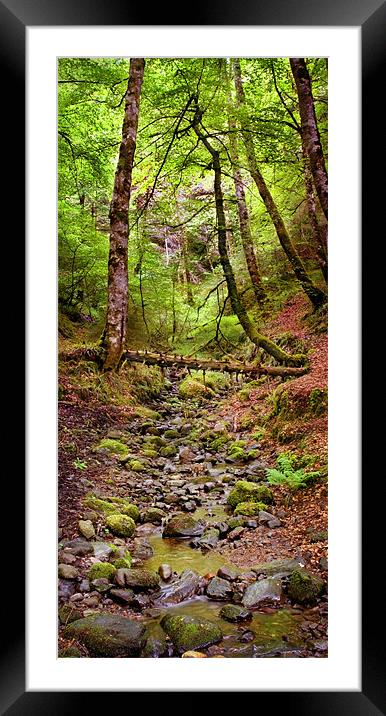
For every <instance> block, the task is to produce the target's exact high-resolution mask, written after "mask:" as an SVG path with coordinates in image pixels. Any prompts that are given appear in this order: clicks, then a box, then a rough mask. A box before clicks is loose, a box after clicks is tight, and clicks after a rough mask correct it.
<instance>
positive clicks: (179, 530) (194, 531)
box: [162, 515, 205, 538]
mask: <svg viewBox="0 0 386 716" xmlns="http://www.w3.org/2000/svg"><path fill="white" fill-rule="evenodd" d="M204 529H205V525H204V524H203V523H202V522H197V520H195V519H193V517H191V516H190V515H175V517H172V518H171V519H170V520H169V521H168V522H167V524H166V525H165V527H164V530H163V533H162V537H175V538H178V537H198V536H200V535H202V533H203V532H204Z"/></svg>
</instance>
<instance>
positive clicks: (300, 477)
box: [267, 452, 320, 490]
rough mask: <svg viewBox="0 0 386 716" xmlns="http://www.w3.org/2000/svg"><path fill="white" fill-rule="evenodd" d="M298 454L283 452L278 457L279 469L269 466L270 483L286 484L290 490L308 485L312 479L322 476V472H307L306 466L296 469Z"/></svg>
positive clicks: (268, 478)
mask: <svg viewBox="0 0 386 716" xmlns="http://www.w3.org/2000/svg"><path fill="white" fill-rule="evenodd" d="M296 459H297V458H296V456H295V455H293V454H291V453H289V452H282V453H280V455H278V457H277V460H276V462H277V465H278V468H279V469H278V470H276V469H274V468H269V469H268V470H267V480H268V482H269V484H270V485H284V486H285V487H288V488H289V489H290V490H298V489H299V488H301V487H306V486H307V485H308V484H309V483H310V481H312V480H313V479H315V478H317V477H319V476H320V472H317V471H316V470H315V471H313V472H305V470H304V468H298V469H297V470H296V469H295V463H296Z"/></svg>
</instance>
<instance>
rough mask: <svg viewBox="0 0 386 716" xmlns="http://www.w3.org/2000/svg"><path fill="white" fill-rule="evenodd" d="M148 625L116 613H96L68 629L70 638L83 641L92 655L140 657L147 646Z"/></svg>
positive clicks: (70, 625)
mask: <svg viewBox="0 0 386 716" xmlns="http://www.w3.org/2000/svg"><path fill="white" fill-rule="evenodd" d="M145 632H146V629H145V626H144V625H143V624H141V623H140V622H136V621H132V620H131V619H127V618H126V617H121V616H115V615H113V614H93V615H90V616H88V617H84V619H78V620H77V621H75V622H72V623H71V624H69V625H68V626H66V628H65V630H64V634H65V636H66V637H67V638H75V639H78V640H79V641H81V642H82V643H83V644H84V645H85V646H86V647H87V649H88V650H89V652H90V654H91V655H92V656H97V657H114V656H120V657H125V656H138V655H139V653H140V651H141V649H142V647H143V645H144V643H145Z"/></svg>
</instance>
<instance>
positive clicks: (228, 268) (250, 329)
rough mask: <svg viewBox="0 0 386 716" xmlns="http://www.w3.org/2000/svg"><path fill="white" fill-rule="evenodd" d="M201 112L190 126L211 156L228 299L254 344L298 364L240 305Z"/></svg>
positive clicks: (217, 171) (217, 168)
mask: <svg viewBox="0 0 386 716" xmlns="http://www.w3.org/2000/svg"><path fill="white" fill-rule="evenodd" d="M200 119H201V112H200V111H199V108H197V111H196V115H195V119H194V120H193V129H194V131H195V133H196V135H197V137H198V138H199V139H200V140H201V142H202V143H203V145H204V146H205V148H206V149H207V150H208V152H209V153H210V154H211V156H212V166H213V170H214V193H215V203H216V217H217V235H218V251H219V254H220V262H221V266H222V269H223V272H224V277H225V280H226V284H227V288H228V295H229V300H230V303H231V306H232V310H233V312H234V313H235V314H236V315H237V317H238V319H239V321H240V324H241V326H242V327H243V329H244V331H245V333H246V335H247V336H248V338H249V339H250V340H251V341H252V343H254V344H255V345H256V346H257V347H259V348H262V349H263V350H265V351H266V352H267V353H269V354H270V355H271V356H273V357H274V358H275V359H276V360H277V361H279V362H280V363H290V364H292V365H301V364H302V363H304V356H303V355H290V354H289V353H286V351H283V350H282V348H280V346H278V345H276V343H274V342H273V341H271V340H269V338H266V337H265V336H263V335H262V334H261V333H259V331H258V330H257V328H256V326H255V325H254V323H252V321H251V320H250V318H249V316H248V313H247V311H246V309H245V307H244V306H243V304H242V302H241V300H240V296H239V293H238V290H237V285H236V280H235V276H234V273H233V269H232V265H231V262H230V261H229V256H228V251H227V244H226V222H225V212H224V199H223V193H222V187H221V164H220V155H219V152H218V151H217V150H216V149H214V147H212V145H211V144H210V142H209V141H208V138H207V137H206V135H205V134H203V132H202V129H201V127H200Z"/></svg>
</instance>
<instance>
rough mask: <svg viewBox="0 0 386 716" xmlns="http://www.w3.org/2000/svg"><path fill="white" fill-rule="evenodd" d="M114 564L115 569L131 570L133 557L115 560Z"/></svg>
mask: <svg viewBox="0 0 386 716" xmlns="http://www.w3.org/2000/svg"><path fill="white" fill-rule="evenodd" d="M112 564H113V565H114V567H115V569H130V567H131V555H130V559H125V558H124V557H120V558H119V559H115V560H114V561H113V562H112Z"/></svg>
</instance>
